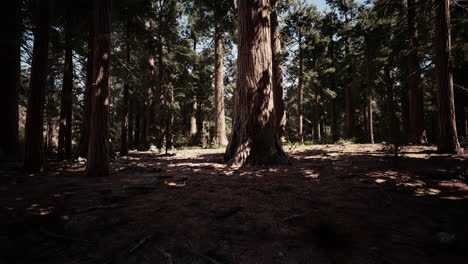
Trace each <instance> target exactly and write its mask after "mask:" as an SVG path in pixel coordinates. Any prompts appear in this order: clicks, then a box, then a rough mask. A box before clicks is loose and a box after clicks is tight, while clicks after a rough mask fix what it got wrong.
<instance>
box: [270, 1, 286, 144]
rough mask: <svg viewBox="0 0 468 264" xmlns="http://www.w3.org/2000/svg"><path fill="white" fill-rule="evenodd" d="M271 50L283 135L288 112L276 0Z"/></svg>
mask: <svg viewBox="0 0 468 264" xmlns="http://www.w3.org/2000/svg"><path fill="white" fill-rule="evenodd" d="M271 8H272V11H271V14H270V18H271V52H272V56H273V69H272V70H273V98H274V101H275V115H276V122H277V124H276V126H277V127H278V129H279V133H280V136H282V135H283V132H284V128H285V126H286V112H285V111H284V109H285V107H284V99H283V89H284V83H283V69H282V67H281V34H280V28H279V25H278V14H277V9H278V7H277V5H276V0H271Z"/></svg>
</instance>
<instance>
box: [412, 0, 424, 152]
mask: <svg viewBox="0 0 468 264" xmlns="http://www.w3.org/2000/svg"><path fill="white" fill-rule="evenodd" d="M408 32H409V51H410V52H409V55H408V68H409V70H408V74H409V75H408V88H409V101H410V109H409V110H410V111H409V112H410V115H409V126H410V127H409V129H410V133H409V140H410V142H412V143H416V144H425V143H427V138H426V131H425V129H424V94H423V89H422V85H421V84H422V83H421V74H420V72H421V69H420V65H419V58H418V57H419V44H418V24H417V21H416V1H415V0H408Z"/></svg>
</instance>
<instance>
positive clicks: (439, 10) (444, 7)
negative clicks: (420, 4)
mask: <svg viewBox="0 0 468 264" xmlns="http://www.w3.org/2000/svg"><path fill="white" fill-rule="evenodd" d="M434 5H435V49H436V57H435V64H436V71H437V95H438V105H439V109H438V110H439V134H438V135H439V138H438V142H437V150H438V151H440V152H449V153H459V152H460V151H461V149H460V144H459V142H458V135H457V125H456V120H455V103H454V97H453V77H452V69H451V67H452V63H453V61H452V53H451V49H452V43H451V36H450V9H449V0H434Z"/></svg>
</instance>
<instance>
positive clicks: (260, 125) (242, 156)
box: [224, 0, 287, 165]
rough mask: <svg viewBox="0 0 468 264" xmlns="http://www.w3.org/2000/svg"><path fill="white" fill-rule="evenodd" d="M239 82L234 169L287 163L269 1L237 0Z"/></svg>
mask: <svg viewBox="0 0 468 264" xmlns="http://www.w3.org/2000/svg"><path fill="white" fill-rule="evenodd" d="M237 6H238V21H237V23H238V45H239V46H238V63H237V70H238V80H237V87H238V90H237V97H236V109H235V114H234V122H233V131H232V135H231V140H230V141H229V145H228V147H227V149H226V153H225V155H224V159H225V161H227V162H229V163H231V164H232V165H245V164H250V165H256V164H275V163H286V162H287V157H286V154H285V153H284V151H283V148H282V145H281V141H280V137H279V129H278V128H277V126H278V125H277V124H278V123H277V122H276V115H275V104H274V94H273V84H272V77H273V72H272V65H273V63H272V50H271V31H270V3H269V0H238V1H237Z"/></svg>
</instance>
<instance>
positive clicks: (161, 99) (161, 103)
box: [156, 16, 167, 149]
mask: <svg viewBox="0 0 468 264" xmlns="http://www.w3.org/2000/svg"><path fill="white" fill-rule="evenodd" d="M159 25H160V27H162V18H161V16H159ZM163 44H164V43H163V36H162V32H161V30H159V34H158V89H157V92H156V113H158V118H157V120H158V125H159V126H158V129H157V136H156V146H157V148H158V149H162V147H163V143H164V135H165V133H166V132H165V131H164V127H165V124H166V118H167V116H166V114H167V113H166V112H165V111H166V100H165V99H166V98H165V95H166V86H165V78H164V71H165V68H164V60H163V48H164V46H163Z"/></svg>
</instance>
